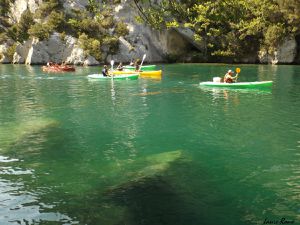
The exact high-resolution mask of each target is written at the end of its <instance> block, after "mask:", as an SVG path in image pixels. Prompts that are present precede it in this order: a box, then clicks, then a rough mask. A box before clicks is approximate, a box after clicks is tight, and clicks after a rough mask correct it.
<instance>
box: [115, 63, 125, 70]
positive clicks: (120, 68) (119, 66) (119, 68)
mask: <svg viewBox="0 0 300 225" xmlns="http://www.w3.org/2000/svg"><path fill="white" fill-rule="evenodd" d="M123 69H124V67H123V63H121V62H120V64H119V65H118V67H117V70H119V71H123Z"/></svg>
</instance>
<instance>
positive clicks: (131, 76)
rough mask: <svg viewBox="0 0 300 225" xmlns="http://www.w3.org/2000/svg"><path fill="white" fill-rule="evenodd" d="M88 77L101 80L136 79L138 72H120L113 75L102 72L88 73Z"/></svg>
mask: <svg viewBox="0 0 300 225" xmlns="http://www.w3.org/2000/svg"><path fill="white" fill-rule="evenodd" d="M88 78H92V79H102V80H111V79H114V80H136V79H138V78H139V74H138V73H131V74H121V75H114V76H107V77H105V76H103V75H102V74H91V75H88Z"/></svg>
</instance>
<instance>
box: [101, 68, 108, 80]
mask: <svg viewBox="0 0 300 225" xmlns="http://www.w3.org/2000/svg"><path fill="white" fill-rule="evenodd" d="M102 75H103V76H104V77H107V76H108V68H107V65H104V67H103V69H102Z"/></svg>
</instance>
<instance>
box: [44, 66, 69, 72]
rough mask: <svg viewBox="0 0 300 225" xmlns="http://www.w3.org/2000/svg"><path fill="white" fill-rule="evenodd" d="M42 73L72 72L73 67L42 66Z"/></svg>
mask: <svg viewBox="0 0 300 225" xmlns="http://www.w3.org/2000/svg"><path fill="white" fill-rule="evenodd" d="M42 70H43V71H44V72H74V71H75V67H74V66H66V65H52V66H42Z"/></svg>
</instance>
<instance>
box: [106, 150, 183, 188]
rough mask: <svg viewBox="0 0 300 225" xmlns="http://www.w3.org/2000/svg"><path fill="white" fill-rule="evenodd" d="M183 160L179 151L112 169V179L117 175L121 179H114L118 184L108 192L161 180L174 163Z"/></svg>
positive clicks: (142, 159) (153, 156)
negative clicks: (157, 179)
mask: <svg viewBox="0 0 300 225" xmlns="http://www.w3.org/2000/svg"><path fill="white" fill-rule="evenodd" d="M183 159H184V158H183V156H182V151H180V150H177V151H171V152H164V153H159V154H154V155H150V156H146V157H145V158H141V159H139V160H136V161H134V162H130V163H128V162H127V163H124V164H123V165H122V164H121V165H120V166H118V168H115V169H114V168H111V172H110V177H113V176H114V174H115V175H117V176H119V178H120V179H118V180H117V179H114V180H117V181H118V182H117V183H116V184H114V185H112V186H110V187H109V189H108V190H107V192H108V193H109V192H114V191H119V190H126V189H130V188H131V187H133V186H136V185H141V184H143V183H144V182H147V181H151V180H152V179H156V178H159V177H160V176H163V175H164V173H165V172H167V171H168V169H169V168H170V167H171V165H172V164H173V163H175V162H176V161H179V160H183Z"/></svg>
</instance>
